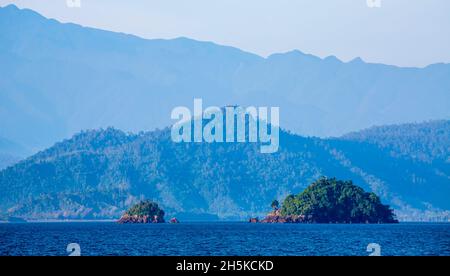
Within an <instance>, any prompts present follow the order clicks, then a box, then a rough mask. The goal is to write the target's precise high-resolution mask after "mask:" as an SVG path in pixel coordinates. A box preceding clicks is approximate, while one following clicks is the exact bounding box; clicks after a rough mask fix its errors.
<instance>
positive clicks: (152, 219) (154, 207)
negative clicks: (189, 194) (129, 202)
mask: <svg viewBox="0 0 450 276" xmlns="http://www.w3.org/2000/svg"><path fill="white" fill-rule="evenodd" d="M164 214H165V213H164V210H162V209H161V208H160V207H159V206H158V204H157V203H155V202H152V201H150V200H143V201H140V202H139V203H137V204H135V205H133V206H132V207H131V208H130V209H128V210H127V211H126V212H125V213H124V214H123V215H122V217H121V218H120V219H119V220H118V221H117V222H118V223H120V224H126V223H165V220H164ZM169 223H179V221H178V219H177V218H171V219H170V220H169Z"/></svg>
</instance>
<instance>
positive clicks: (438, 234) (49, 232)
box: [0, 222, 450, 256]
mask: <svg viewBox="0 0 450 276" xmlns="http://www.w3.org/2000/svg"><path fill="white" fill-rule="evenodd" d="M69 243H78V244H79V245H80V248H81V255H238V256H244V255H369V253H368V252H367V251H366V250H367V245H368V244H369V243H377V244H379V245H380V247H381V255H450V224H433V223H400V224H392V225H378V224H376V225H365V224H364V225H357V224H352V225H336V224H249V223H232V222H223V223H222V222H219V223H218V222H214V223H180V224H146V225H144V224H139V225H137V224H135V225H119V224H116V223H113V222H73V223H71V222H64V223H24V224H20V223H18V224H0V255H68V254H69V253H67V251H66V247H67V245H68V244H69Z"/></svg>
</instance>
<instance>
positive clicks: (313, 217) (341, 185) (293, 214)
mask: <svg viewBox="0 0 450 276" xmlns="http://www.w3.org/2000/svg"><path fill="white" fill-rule="evenodd" d="M271 207H272V208H273V211H272V212H270V213H269V214H268V215H267V216H266V217H265V218H264V219H263V220H261V222H262V223H397V222H398V221H397V220H396V219H395V215H394V213H393V211H392V210H391V209H390V207H389V206H388V205H383V204H382V203H381V200H380V198H379V197H378V196H377V195H376V194H374V193H372V192H370V193H369V192H365V191H364V190H363V189H362V188H361V187H358V186H356V185H354V184H353V183H352V182H351V181H341V180H337V179H335V178H325V177H323V178H320V179H319V180H317V181H315V182H314V183H312V184H311V185H310V186H309V187H307V188H306V189H305V190H304V191H303V192H302V193H300V194H298V195H289V196H287V197H286V198H285V200H284V201H283V203H282V206H281V208H279V206H278V201H274V202H272V204H271ZM250 221H251V222H258V220H257V219H251V220H250Z"/></svg>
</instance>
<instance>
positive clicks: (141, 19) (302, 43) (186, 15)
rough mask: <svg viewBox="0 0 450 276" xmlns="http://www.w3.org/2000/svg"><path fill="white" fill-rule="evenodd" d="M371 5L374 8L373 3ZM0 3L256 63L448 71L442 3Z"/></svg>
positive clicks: (449, 19) (449, 31) (447, 9)
mask: <svg viewBox="0 0 450 276" xmlns="http://www.w3.org/2000/svg"><path fill="white" fill-rule="evenodd" d="M373 1H377V0H373ZM380 1H381V7H380V8H369V7H368V6H367V3H366V0H270V1H269V0H177V1H175V0H158V1H156V0H140V1H138V0H134V1H119V0H81V8H68V7H67V5H66V0H34V1H32V0H18V1H7V0H0V5H1V6H5V5H7V4H9V3H14V4H16V5H17V6H19V7H27V8H31V9H33V10H35V11H37V12H39V13H41V14H43V15H44V16H46V17H51V18H55V19H58V20H60V21H62V22H74V23H78V24H81V25H85V26H91V27H97V28H101V29H107V30H113V31H120V32H126V33H132V34H136V35H138V36H141V37H144V38H174V37H179V36H186V37H190V38H194V39H198V40H207V41H213V42H216V43H219V44H225V45H231V46H235V47H238V48H241V49H243V50H246V51H250V52H253V53H256V54H259V55H262V56H267V55H270V54H272V53H276V52H286V51H290V50H293V49H298V50H301V51H303V52H306V53H311V54H314V55H317V56H320V57H325V56H328V55H335V56H337V57H338V58H340V59H342V60H344V61H348V60H351V59H353V58H355V57H358V56H359V57H362V58H363V59H364V60H365V61H369V62H380V63H387V64H396V65H400V66H426V65H428V64H431V63H437V62H446V63H450V1H449V0H380Z"/></svg>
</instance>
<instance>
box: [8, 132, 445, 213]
mask: <svg viewBox="0 0 450 276" xmlns="http://www.w3.org/2000/svg"><path fill="white" fill-rule="evenodd" d="M322 175H325V176H332V177H337V178H338V179H352V180H353V181H354V182H355V183H358V184H359V185H361V187H363V188H364V189H365V190H366V191H373V192H375V193H376V194H377V195H379V196H380V198H381V199H382V200H383V202H386V203H387V204H390V205H391V206H392V207H393V208H394V209H395V212H396V214H397V217H398V218H399V219H414V220H417V219H432V220H446V219H448V217H449V216H448V212H446V211H445V210H450V202H449V201H448V194H450V186H449V185H448V177H449V176H448V169H447V172H446V170H445V167H442V168H440V167H436V166H434V164H433V165H431V164H428V163H422V162H416V161H413V160H410V159H409V158H401V157H395V158H393V157H392V155H391V152H390V150H383V149H380V147H379V146H377V145H374V144H372V143H364V142H360V141H356V142H355V141H347V140H342V139H318V138H305V137H300V136H296V135H293V134H290V133H287V132H284V131H282V132H281V133H280V150H279V152H277V153H275V154H261V153H260V151H259V145H257V144H252V143H219V144H217V143H216V144H208V143H180V144H175V143H173V142H172V141H171V140H170V132H169V130H168V129H164V130H157V131H152V132H145V133H138V134H128V133H124V132H122V131H120V130H116V129H112V128H109V129H104V130H102V129H100V130H92V131H84V132H81V133H79V134H77V135H75V136H74V137H72V138H71V139H68V140H65V141H62V142H60V143H57V144H55V145H54V146H53V147H51V148H49V149H47V150H45V151H42V152H40V153H38V154H36V155H34V156H32V157H30V158H28V159H26V160H23V161H21V162H19V163H17V164H16V165H14V166H12V167H9V168H7V169H5V170H2V171H0V189H1V191H2V192H1V193H0V215H1V214H2V213H3V214H4V215H5V216H14V217H24V218H27V219H45V218H53V219H65V218H71V219H77V218H83V219H98V218H117V217H120V216H121V215H122V214H123V212H125V210H126V209H127V208H128V207H129V206H130V205H131V204H133V203H136V202H138V201H139V199H142V198H150V199H152V200H155V201H157V202H158V203H159V204H160V206H162V207H163V209H164V210H165V211H166V214H169V215H170V216H176V217H177V218H179V219H181V220H187V218H188V219H196V218H197V217H199V216H201V219H203V220H204V219H208V220H209V219H214V218H215V219H217V218H221V219H247V218H248V217H249V216H263V215H264V214H265V213H266V211H267V204H268V202H269V203H270V202H271V200H273V199H278V200H280V199H284V198H285V197H286V196H287V195H288V194H297V193H299V192H301V191H302V190H304V189H305V188H306V187H307V184H309V183H311V182H312V181H314V180H315V179H318V178H319V177H320V176H322ZM412 187H414V188H412ZM424 202H426V205H425V204H424ZM274 203H276V202H274ZM275 206H276V204H274V205H273V207H275ZM205 214H208V216H207V217H205Z"/></svg>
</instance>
